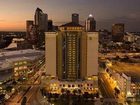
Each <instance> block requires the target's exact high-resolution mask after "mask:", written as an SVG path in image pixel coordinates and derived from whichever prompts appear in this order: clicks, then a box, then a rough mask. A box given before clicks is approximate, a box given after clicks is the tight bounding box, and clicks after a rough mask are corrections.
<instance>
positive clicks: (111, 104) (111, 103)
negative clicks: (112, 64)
mask: <svg viewBox="0 0 140 105" xmlns="http://www.w3.org/2000/svg"><path fill="white" fill-rule="evenodd" d="M99 87H100V90H101V93H102V95H103V97H104V100H103V105H119V103H118V101H117V99H116V97H115V95H114V90H113V89H112V87H111V85H110V83H109V82H108V80H107V78H106V76H105V74H104V73H100V75H99Z"/></svg>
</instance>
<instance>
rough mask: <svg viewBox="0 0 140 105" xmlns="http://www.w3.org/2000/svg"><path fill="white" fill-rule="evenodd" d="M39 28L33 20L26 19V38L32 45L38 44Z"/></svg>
mask: <svg viewBox="0 0 140 105" xmlns="http://www.w3.org/2000/svg"><path fill="white" fill-rule="evenodd" d="M36 31H37V29H36V27H35V25H34V23H33V21H31V20H27V21H26V40H27V41H28V43H29V44H31V45H36V42H37V32H36Z"/></svg>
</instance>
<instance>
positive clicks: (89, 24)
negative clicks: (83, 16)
mask: <svg viewBox="0 0 140 105" xmlns="http://www.w3.org/2000/svg"><path fill="white" fill-rule="evenodd" d="M85 28H86V31H87V32H95V31H96V21H95V19H94V17H93V15H92V14H90V15H89V17H88V19H87V20H86V22H85Z"/></svg>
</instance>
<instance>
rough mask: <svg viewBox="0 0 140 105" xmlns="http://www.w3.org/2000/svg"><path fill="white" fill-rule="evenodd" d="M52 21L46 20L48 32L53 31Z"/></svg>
mask: <svg viewBox="0 0 140 105" xmlns="http://www.w3.org/2000/svg"><path fill="white" fill-rule="evenodd" d="M53 30H54V29H53V21H52V20H48V31H53Z"/></svg>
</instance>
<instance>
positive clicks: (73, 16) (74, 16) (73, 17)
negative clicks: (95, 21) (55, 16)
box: [72, 13, 79, 24]
mask: <svg viewBox="0 0 140 105" xmlns="http://www.w3.org/2000/svg"><path fill="white" fill-rule="evenodd" d="M72 22H74V23H77V24H79V14H77V13H73V14H72Z"/></svg>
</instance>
